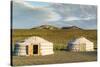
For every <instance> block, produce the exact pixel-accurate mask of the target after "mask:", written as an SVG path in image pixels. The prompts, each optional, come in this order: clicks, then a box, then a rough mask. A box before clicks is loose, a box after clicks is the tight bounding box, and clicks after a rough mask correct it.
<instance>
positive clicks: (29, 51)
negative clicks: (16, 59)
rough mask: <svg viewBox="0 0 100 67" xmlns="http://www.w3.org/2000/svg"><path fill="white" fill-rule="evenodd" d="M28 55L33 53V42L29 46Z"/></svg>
mask: <svg viewBox="0 0 100 67" xmlns="http://www.w3.org/2000/svg"><path fill="white" fill-rule="evenodd" d="M28 55H29V56H32V55H33V45H32V44H31V45H29V46H28Z"/></svg>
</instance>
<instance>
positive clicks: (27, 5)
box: [12, 0, 97, 29]
mask: <svg viewBox="0 0 100 67" xmlns="http://www.w3.org/2000/svg"><path fill="white" fill-rule="evenodd" d="M96 12H97V7H96V6H94V5H75V4H62V3H46V2H34V1H17V0H14V1H13V15H12V16H13V18H12V19H13V22H12V24H13V28H17V29H22V28H24V29H26V28H27V29H29V28H32V27H36V26H41V25H44V24H46V25H54V26H58V27H63V26H77V27H80V28H84V29H96V28H97V15H96Z"/></svg>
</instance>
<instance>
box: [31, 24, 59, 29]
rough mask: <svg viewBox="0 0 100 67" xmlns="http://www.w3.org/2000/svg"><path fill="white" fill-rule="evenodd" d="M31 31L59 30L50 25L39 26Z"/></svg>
mask: <svg viewBox="0 0 100 67" xmlns="http://www.w3.org/2000/svg"><path fill="white" fill-rule="evenodd" d="M31 29H50V30H54V29H59V28H58V27H55V26H52V25H41V26H39V27H34V28H31Z"/></svg>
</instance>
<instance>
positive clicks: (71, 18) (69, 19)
mask: <svg viewBox="0 0 100 67" xmlns="http://www.w3.org/2000/svg"><path fill="white" fill-rule="evenodd" d="M92 19H96V17H92V16H88V17H85V18H81V17H67V18H66V19H64V21H78V20H92Z"/></svg>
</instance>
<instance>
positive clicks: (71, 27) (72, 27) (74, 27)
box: [62, 26, 82, 30]
mask: <svg viewBox="0 0 100 67" xmlns="http://www.w3.org/2000/svg"><path fill="white" fill-rule="evenodd" d="M62 29H81V30H82V28H79V27H76V26H70V27H62Z"/></svg>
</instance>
